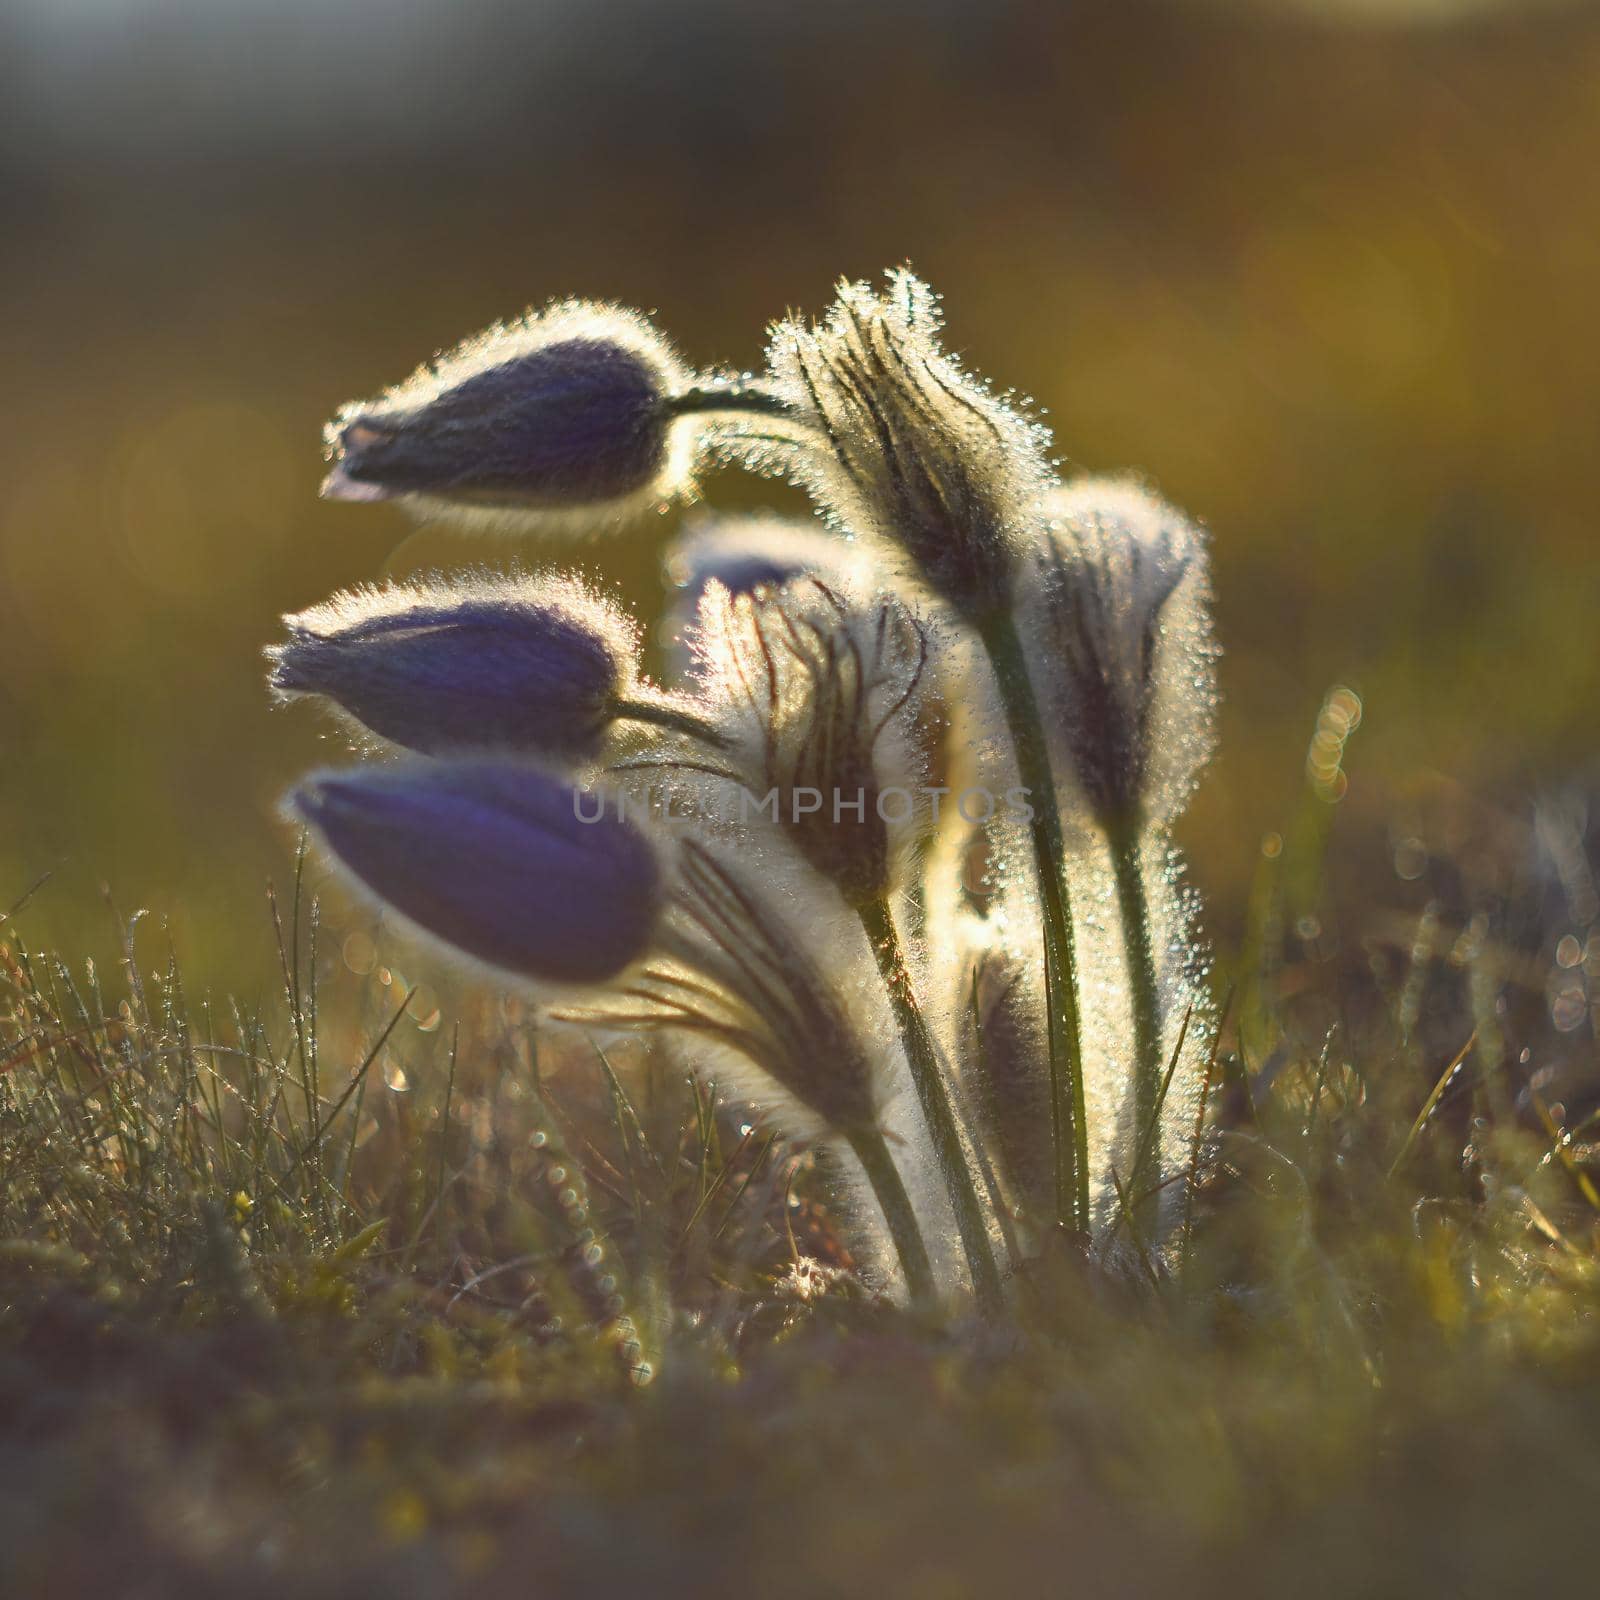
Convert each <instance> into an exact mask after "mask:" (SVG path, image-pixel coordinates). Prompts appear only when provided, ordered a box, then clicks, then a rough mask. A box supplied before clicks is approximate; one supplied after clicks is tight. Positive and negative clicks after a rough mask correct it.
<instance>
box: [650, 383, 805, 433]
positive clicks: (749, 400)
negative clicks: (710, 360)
mask: <svg viewBox="0 0 1600 1600" xmlns="http://www.w3.org/2000/svg"><path fill="white" fill-rule="evenodd" d="M666 405H667V407H668V408H669V409H670V411H671V412H672V415H673V416H675V417H687V416H698V415H702V414H704V413H705V412H708V411H726V412H729V413H731V414H733V415H735V416H753V417H781V418H785V419H787V420H788V421H790V422H793V423H794V424H795V425H796V427H804V426H806V425H805V424H804V423H803V422H802V421H801V419H800V418H798V417H796V416H795V414H794V412H793V410H792V409H791V408H790V407H789V405H788V404H787V403H786V402H785V401H783V400H782V399H780V398H779V397H778V396H777V395H775V394H774V393H773V392H772V391H771V390H770V389H765V388H762V387H761V386H760V385H759V384H755V383H744V382H738V381H732V382H727V383H718V382H711V383H699V384H696V385H695V386H694V387H693V388H692V389H685V390H684V391H683V393H682V394H675V395H673V396H672V398H671V399H670V400H668V401H667V402H666Z"/></svg>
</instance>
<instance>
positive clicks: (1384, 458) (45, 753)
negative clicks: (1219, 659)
mask: <svg viewBox="0 0 1600 1600" xmlns="http://www.w3.org/2000/svg"><path fill="white" fill-rule="evenodd" d="M0 106H3V107H4V108H5V109H4V112H3V116H4V118H5V124H6V128H7V132H6V137H5V138H4V139H3V140H0V217H3V231H0V910H3V909H4V908H5V907H6V906H8V905H10V904H11V903H12V902H13V901H14V900H15V899H16V898H17V897H18V896H20V895H21V894H22V893H23V892H24V891H25V890H26V889H27V888H28V886H29V885H30V884H32V883H33V882H34V881H35V880H36V879H38V878H39V877H40V876H41V875H43V874H44V873H47V872H48V873H50V874H52V877H51V881H50V882H49V884H48V885H46V886H45V887H44V888H43V889H42V890H41V891H40V893H39V895H38V896H37V897H36V899H35V901H34V903H33V905H32V906H31V908H30V910H29V913H28V927H29V936H30V941H34V942H41V941H52V942H58V943H61V944H63V945H64V946H65V947H67V948H68V949H69V950H71V951H73V952H76V953H83V952H86V951H101V950H109V949H111V948H112V947H113V938H112V930H111V926H110V923H109V919H108V918H107V916H106V913H105V911H104V908H103V907H102V905H101V902H100V898H99V885H100V884H102V883H106V884H109V885H110V886H111V888H112V890H113V893H114V894H115V897H116V899H117V900H118V902H119V903H120V904H121V905H122V906H123V907H124V908H125V909H131V908H132V907H133V906H135V905H137V906H147V907H149V908H150V909H151V910H152V911H153V912H154V913H156V914H157V915H158V916H159V917H160V918H162V919H164V920H165V921H166V922H167V923H168V924H169V925H170V926H171V928H172V931H173V934H174V937H175V939H176V941H177V944H178V947H179V949H180V951H181V953H182V954H183V956H184V959H185V962H186V965H187V967H188V970H189V974H190V979H191V982H192V983H193V982H202V983H205V984H208V985H214V986H221V987H228V986H242V987H244V988H245V989H247V990H250V989H258V988H260V987H262V986H264V985H265V984H266V983H267V982H268V981H269V978H270V971H269V969H268V968H267V967H265V966H264V965H263V957H264V956H265V954H266V952H267V950H268V948H269V944H268V940H269V937H270V936H269V933H268V929H267V925H266V921H265V918H264V916H263V915H260V914H258V910H259V907H260V891H261V887H262V884H263V883H264V881H265V880H266V879H267V877H268V876H269V875H275V876H276V877H278V878H279V879H280V881H281V880H282V879H283V878H284V877H285V876H287V875H288V873H289V872H290V871H291V870H292V839H291V838H290V837H289V836H288V834H287V832H286V830H285V829H284V828H283V827H282V825H281V824H280V823H279V822H278V821H277V820H276V817H275V810H274V808H275V804H276V799H277V796H278V795H279V794H280V793H281V792H282V790H283V789H284V788H285V786H286V785H287V784H288V783H289V782H290V781H291V780H292V779H293V778H294V776H295V775H296V774H297V773H299V772H300V771H301V770H302V769H304V768H305V767H306V766H308V765H311V764H313V763H316V762H319V761H322V760H326V759H329V758H330V757H331V756H333V755H335V754H336V753H337V749H338V747H337V744H336V743H333V742H330V740H329V738H328V735H327V731H326V729H325V727H324V726H322V725H321V724H319V722H318V719H317V718H316V716H315V715H314V714H313V713H312V712H310V711H309V710H308V709H306V708H301V709H299V710H297V711H295V712H283V711H275V710H273V709H272V708H271V707H270V706H269V705H268V702H267V699H266V696H265V694H264V692H263V689H262V686H261V659H260V651H261V648H262V646H263V645H264V644H266V643H267V642H269V641H270V640H271V639H272V638H273V637H274V636H275V632H276V618H277V616H278V614H279V613H280V612H282V611H284V610H285V609H290V608H297V607H300V606H303V605H306V604H308V603H310V602H313V601H316V600H319V599H321V598H323V597H324V596H325V595H326V594H327V593H328V591H329V590H330V589H332V588H334V587H336V586H339V585H343V584H350V583H355V582H359V581H361V580H364V579H368V578H372V577H374V576H376V575H378V574H379V573H380V572H384V571H406V570H411V569H413V568H414V567H417V566H420V565H427V564H430V563H440V562H443V563H455V562H464V561H472V560H482V559H486V558H492V559H505V558H507V557H509V556H514V555H520V556H522V557H523V558H524V559H532V558H535V557H536V556H537V554H538V551H537V550H536V549H534V548H533V547H532V546H530V545H522V546H520V547H519V548H515V549H512V548H508V547H507V546H506V545H504V544H489V543H486V542H485V541H482V540H469V539H466V538H463V537H462V536H460V535H454V534H451V535H446V534H443V533H441V532H438V531H430V530H426V529H425V530H422V531H421V532H417V533H413V531H412V529H411V528H410V526H409V525H408V524H407V523H406V522H405V521H404V520H403V518H402V517H401V516H400V514H398V513H396V512H395V511H393V510H392V509H391V508H387V507H383V506H376V507H352V506H327V505H322V504H320V503H319V502H318V500H317V498H316V490H317V484H318V481H319V479H320V477H321V475H322V472H323V470H324V466H323V461H322V457H321V448H320V427H321V424H322V422H323V421H324V419H325V418H326V417H327V416H328V415H330V414H331V412H332V411H333V409H334V408H335V406H336V405H337V404H338V403H339V402H340V401H342V400H344V399H346V398H348V397H350V396H353V395H364V394H368V393H371V392H373V391H374V390H376V389H377V388H379V387H381V386H382V385H383V384H385V383H387V382H390V381H392V380H395V379H398V378H400V377H402V376H403V375H404V374H405V373H407V372H408V371H409V370H410V369H411V367H413V366H414V365H415V364H416V363H417V362H418V361H419V360H421V359H422V358H424V357H426V356H427V355H428V354H430V353H431V352H432V351H433V350H435V349H436V348H438V347H439V346H441V345H445V344H448V343H451V342H453V341H455V340H456V339H457V338H459V337H461V336H462V335H465V334H467V333H469V332H471V331H474V330H475V329H477V328H478V327H480V326H482V325H483V324H485V323H487V322H489V321H491V320H493V319H494V318H496V317H499V316H503V315H509V314H514V313H516V312H518V311H519V310H521V309H522V308H523V307H524V306H526V305H528V304H530V303H534V304H537V303H539V302H541V301H543V300H545V299H547V298H549V297H552V296H556V295H563V294H573V293H575V294H583V295H593V296H604V297H611V298H616V299H619V300H622V301H625V302H628V303H631V304H636V305H639V306H641V307H644V308H647V309H652V310H654V311H655V312H657V313H658V315H659V317H660V320H661V323H662V325H663V326H664V327H665V328H666V329H667V330H668V332H669V333H670V334H671V335H672V336H673V337H674V338H676V339H677V340H678V341H679V343H680V344H681V345H682V347H683V348H684V349H685V351H686V352H687V353H688V355H689V356H690V357H691V358H693V359H695V360H697V361H704V362H712V361H720V360H725V361H730V362H733V363H736V364H738V365H750V364H753V363H755V362H756V361H757V359H758V357H759V354H760V350H761V344H762V332H763V328H764V325H765V323H766V321H767V319H769V318H770V317H772V316H774V315H777V314H779V313H781V312H782V311H784V310H785V309H786V308H787V307H789V306H799V307H804V308H808V309H820V308H821V307H822V305H823V304H824V303H825V302H826V299H827V298H828V294H829V289H830V285H831V283H832V281H833V279H834V278H835V277H837V276H838V275H840V274H850V275H853V276H855V275H864V274H871V273H875V272H876V271H877V270H878V269H880V268H882V267H884V266H886V265H889V264H892V263H896V262H900V261H902V260H910V261H911V262H912V263H914V264H915V265H916V266H917V267H918V268H919V269H920V270H921V271H922V272H923V273H924V274H925V275H926V276H928V277H929V278H930V279H931V280H932V281H933V283H934V285H935V286H936V287H937V288H938V289H940V290H941V291H942V292H943V293H944V295H945V297H946V308H947V312H948V317H949V331H950V340H951V343H952V344H953V345H954V346H955V347H956V348H957V349H959V350H961V351H962V352H963V353H964V354H965V356H966V357H967V358H968V360H969V361H970V362H971V363H973V364H974V365H976V366H977V367H979V368H980V369H982V370H983V371H985V372H987V373H988V374H990V375H991V376H992V377H993V378H994V379H995V380H996V381H997V382H998V383H999V384H1001V385H1002V386H1011V385H1014V386H1016V387H1017V388H1018V389H1020V390H1022V391H1024V392H1027V393H1029V394H1031V395H1033V396H1034V397H1035V398H1036V399H1037V401H1038V402H1039V404H1040V405H1042V406H1044V407H1046V408H1047V409H1048V412H1049V418H1050V421H1051V422H1052V424H1053V425H1054V428H1055V430H1056V435H1057V440H1058V445H1059V448H1060V451H1061V453H1062V455H1063V456H1064V458H1065V459H1066V461H1067V463H1068V464H1069V465H1070V466H1071V467H1073V468H1083V469H1092V470H1097V471H1099V470H1121V469H1129V468H1136V469H1138V470H1140V471H1142V472H1144V473H1145V474H1147V475H1148V476H1149V477H1150V478H1151V479H1152V480H1153V481H1154V482H1155V483H1156V484H1157V485H1159V487H1160V488H1161V489H1162V490H1163V491H1165V493H1167V494H1168V495H1169V496H1170V497H1171V498H1173V499H1175V500H1176V501H1178V502H1179V503H1180V504H1182V505H1184V506H1185V507H1187V508H1189V509H1190V510H1191V511H1192V512H1194V513H1195V514H1196V515H1198V516H1200V517H1202V518H1203V519H1204V520H1205V521H1206V522H1207V523H1208V524H1209V525H1210V526H1211V528H1212V529H1213V531H1214V535H1215V549H1216V562H1217V586H1218V591H1219V597H1220V625H1221V633H1222V637H1223V639H1224V641H1225V642H1226V645H1227V648H1228V655H1227V658H1226V662H1225V670H1224V686H1225V690H1226V695H1227V706H1226V711H1225V715H1224V722H1223V742H1222V755H1221V757H1220V759H1219V761H1218V762H1217V764H1216V766H1215V768H1214V770H1213V772H1212V773H1211V775H1210V777H1209V778H1208V780H1207V782H1206V785H1205V787H1204V789H1203V791H1202V793H1201V795H1200V796H1199V797H1198V799H1197V802H1196V804H1195V807H1194V810H1193V813H1192V815H1191V817H1190V818H1189V819H1188V821H1187V823H1186V825H1185V829H1184V834H1183V837H1184V842H1185V843H1186V846H1187V848H1188V850H1189V852H1190V854H1191V856H1192V858H1193V862H1194V869H1195V875H1196V877H1197V879H1198V881H1199V882H1200V884H1201V886H1202V887H1203V888H1204V890H1205V891H1206V893H1207V894H1208V896H1209V898H1210V901H1211V907H1212V909H1211V913H1210V917H1211V922H1212V926H1213V927H1214V928H1215V929H1216V930H1217V931H1218V933H1219V935H1220V937H1221V938H1222V939H1223V940H1224V941H1226V940H1227V939H1229V938H1230V937H1232V936H1234V934H1235V933H1236V932H1237V929H1238V927H1239V924H1240V918H1241V908H1242V906H1243V903H1244V900H1245V896H1246V893H1247V890H1248V886H1249V883H1250V879H1251V875H1252V871H1253V863H1254V862H1255V861H1256V860H1258V859H1259V855H1260V851H1261V847H1262V840H1263V837H1264V836H1265V835H1268V834H1270V833H1271V832H1272V831H1273V830H1275V829H1278V828H1281V827H1283V826H1284V825H1285V822H1286V819H1287V818H1289V817H1290V816H1291V815H1292V814H1293V812H1294V810H1295V808H1296V807H1297V806H1298V805H1300V804H1301V796H1302V794H1303V792H1304V789H1305V782H1306V778H1305V759H1306V748H1307V741H1308V739H1309V738H1310V736H1311V734H1312V730H1313V727H1314V725H1315V723H1316V718H1317V713H1318V709H1319V707H1320V706H1321V705H1322V704H1323V699H1324V695H1325V694H1326V693H1327V691H1328V689H1329V687H1330V686H1331V685H1333V684H1336V683H1338V684H1344V685H1348V686H1349V687H1350V688H1351V689H1353V690H1354V691H1355V692H1356V693H1357V694H1359V696H1360V697H1361V701H1362V703H1363V705H1364V713H1365V714H1364V718H1363V722H1362V726H1361V728H1360V731H1359V733H1358V734H1357V735H1356V736H1355V738H1354V740H1353V741H1352V743H1351V745H1350V748H1349V750H1348V751H1347V753H1346V763H1345V767H1346V771H1347V773H1348V776H1349V789H1348V793H1347V794H1346V795H1345V797H1344V800H1343V802H1342V804H1341V806H1340V807H1339V810H1338V816H1337V824H1338V826H1339V827H1340V828H1356V829H1365V831H1366V833H1367V834H1370V836H1371V837H1372V838H1374V839H1377V840H1379V841H1380V843H1382V842H1383V841H1387V843H1384V844H1383V848H1384V849H1386V850H1387V849H1390V848H1391V847H1392V848H1393V850H1394V851H1395V852H1396V856H1395V859H1396V861H1397V862H1399V864H1400V871H1401V877H1405V876H1407V875H1408V873H1407V871H1406V869H1405V866H1404V860H1405V850H1406V849H1408V848H1409V849H1413V850H1414V848H1415V837H1416V836H1417V835H1418V833H1419V831H1420V830H1422V829H1423V828H1424V826H1425V819H1423V820H1418V819H1419V818H1421V815H1422V813H1423V812H1424V811H1426V810H1427V808H1428V807H1429V806H1430V805H1431V804H1433V797H1435V796H1437V795H1438V794H1439V793H1441V792H1448V793H1454V794H1459V795H1465V796H1468V797H1471V799H1472V803H1473V804H1479V803H1481V804H1483V805H1487V806H1492V807H1501V808H1505V809H1507V810H1508V811H1510V812H1512V813H1515V812H1516V811H1517V809H1518V808H1519V807H1522V806H1525V805H1527V804H1530V803H1531V801H1532V799H1533V797H1534V796H1536V795H1537V794H1538V793H1539V792H1541V790H1542V789H1545V788H1548V787H1550V786H1561V785H1565V784H1566V783H1568V782H1569V780H1571V779H1572V778H1573V777H1574V776H1575V775H1577V774H1579V773H1581V772H1582V771H1583V770H1584V769H1585V768H1586V767H1587V766H1588V764H1589V763H1590V761H1591V760H1592V757H1593V754H1594V728H1595V722H1596V712H1595V704H1596V698H1597V691H1600V651H1597V650H1596V647H1595V637H1596V631H1595V611H1596V601H1597V598H1600V594H1597V584H1596V582H1595V578H1594V573H1595V570H1596V569H1595V559H1594V540H1595V515H1596V513H1595V507H1596V505H1597V503H1600V492H1597V491H1600V481H1597V480H1600V451H1597V450H1596V448H1595V445H1594V439H1593V435H1594V431H1595V427H1596V421H1597V417H1600V339H1597V338H1596V320H1595V314H1594V296H1595V293H1596V286H1597V283H1600V205H1597V204H1596V203H1595V202H1596V181H1597V179H1596V174H1597V173H1600V7H1596V6H1593V5H1587V4H1579V3H1571V4H1565V5H1561V4H1523V5H1498V6H1495V5H1489V4H1485V3H1484V0H1476V3H1466V0H1455V3H1451V0H1410V3H1400V0H1344V3H1316V0H1299V3H1291V0H1272V3H1268V0H1258V3H1248V0H1239V3H1237V4H1224V3H1221V0H1211V3H1200V0H1188V3H1181V0H1168V3H1155V0H1032V3H1028V0H971V3H965V0H921V3H917V4H911V3H900V0H805V3H804V4H795V5H790V4H786V3H780V0H409V3H402V0H166V3H163V0H0ZM709 487H710V490H711V497H712V499H713V500H720V501H723V502H725V503H729V504H744V505H750V504H759V503H770V502H773V501H778V500H781V499H782V498H783V491H782V490H780V489H777V488H775V487H773V486H771V485H765V484H761V483H756V482H751V481H748V480H741V479H738V478H736V477H734V476H731V475H724V476H722V477H719V478H715V479H713V480H711V482H710V485H709ZM668 531H669V530H668V529H667V528H666V527H663V526H662V525H661V524H659V523H655V522H652V523H650V524H647V525H645V526H644V527H642V528H640V529H638V530H636V531H635V532H634V533H633V534H632V535H630V536H629V537H628V538H627V539H625V540H623V541H620V542H618V543H616V544H615V545H608V546H605V547H600V546H595V547H592V548H590V549H588V550H587V551H585V552H584V554H585V557H586V559H590V560H592V561H593V562H594V563H595V564H596V565H598V566H600V567H602V568H603V569H604V570H605V571H607V572H610V573H613V574H615V575H616V576H617V577H618V578H620V579H622V580H623V581H624V582H625V583H626V585H627V587H628V590H629V593H630V594H631V595H632V596H634V597H636V598H638V599H639V600H640V601H641V602H642V603H644V604H652V603H654V602H653V595H654V592H655V586H656V584H657V575H656V561H657V552H658V548H659V544H660V541H661V540H662V538H663V537H664V536H665V534H666V533H667V532H668ZM1346 720H1348V719H1346ZM1329 798H1330V799H1331V798H1332V792H1331V790H1330V792H1329ZM1407 841H1410V843H1407ZM1410 875H1414V874H1410Z"/></svg>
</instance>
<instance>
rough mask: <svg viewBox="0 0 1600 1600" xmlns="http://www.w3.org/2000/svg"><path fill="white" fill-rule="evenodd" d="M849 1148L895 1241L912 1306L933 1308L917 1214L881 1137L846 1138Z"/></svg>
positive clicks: (930, 1272) (929, 1271)
mask: <svg viewBox="0 0 1600 1600" xmlns="http://www.w3.org/2000/svg"><path fill="white" fill-rule="evenodd" d="M848 1138H849V1144H850V1148H851V1149H852V1150H853V1151H855V1155H856V1160H857V1161H859V1162H860V1163H861V1170H862V1171H863V1172H865V1173H866V1175H867V1182H868V1183H870V1184H871V1185H872V1192H873V1194H875V1195H876V1196H877V1197H878V1204H879V1206H880V1207H882V1209H883V1220H884V1221H885V1222H886V1223H887V1224H888V1225H889V1237H890V1238H891V1239H893V1240H894V1247H895V1250H896V1251H897V1252H898V1254H899V1256H900V1265H901V1267H903V1268H904V1270H905V1275H906V1288H907V1289H908V1290H909V1291H910V1294H911V1300H912V1304H913V1305H920V1306H927V1305H932V1304H933V1299H934V1293H933V1267H932V1265H931V1263H930V1262H929V1260H928V1247H927V1246H926V1245H925V1244H924V1243H923V1242H922V1230H921V1228H919V1227H918V1226H917V1217H916V1213H915V1212H914V1211H913V1210H912V1209H911V1196H910V1195H908V1194H907V1193H906V1186H905V1184H904V1182H902V1180H901V1177H900V1170H899V1168H898V1167H896V1166H895V1164H894V1160H893V1158H892V1157H891V1156H890V1154H889V1146H888V1145H887V1144H886V1143H884V1138H883V1135H882V1134H881V1133H878V1132H876V1131H870V1132H866V1133H853V1134H850V1135H849V1136H848Z"/></svg>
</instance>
